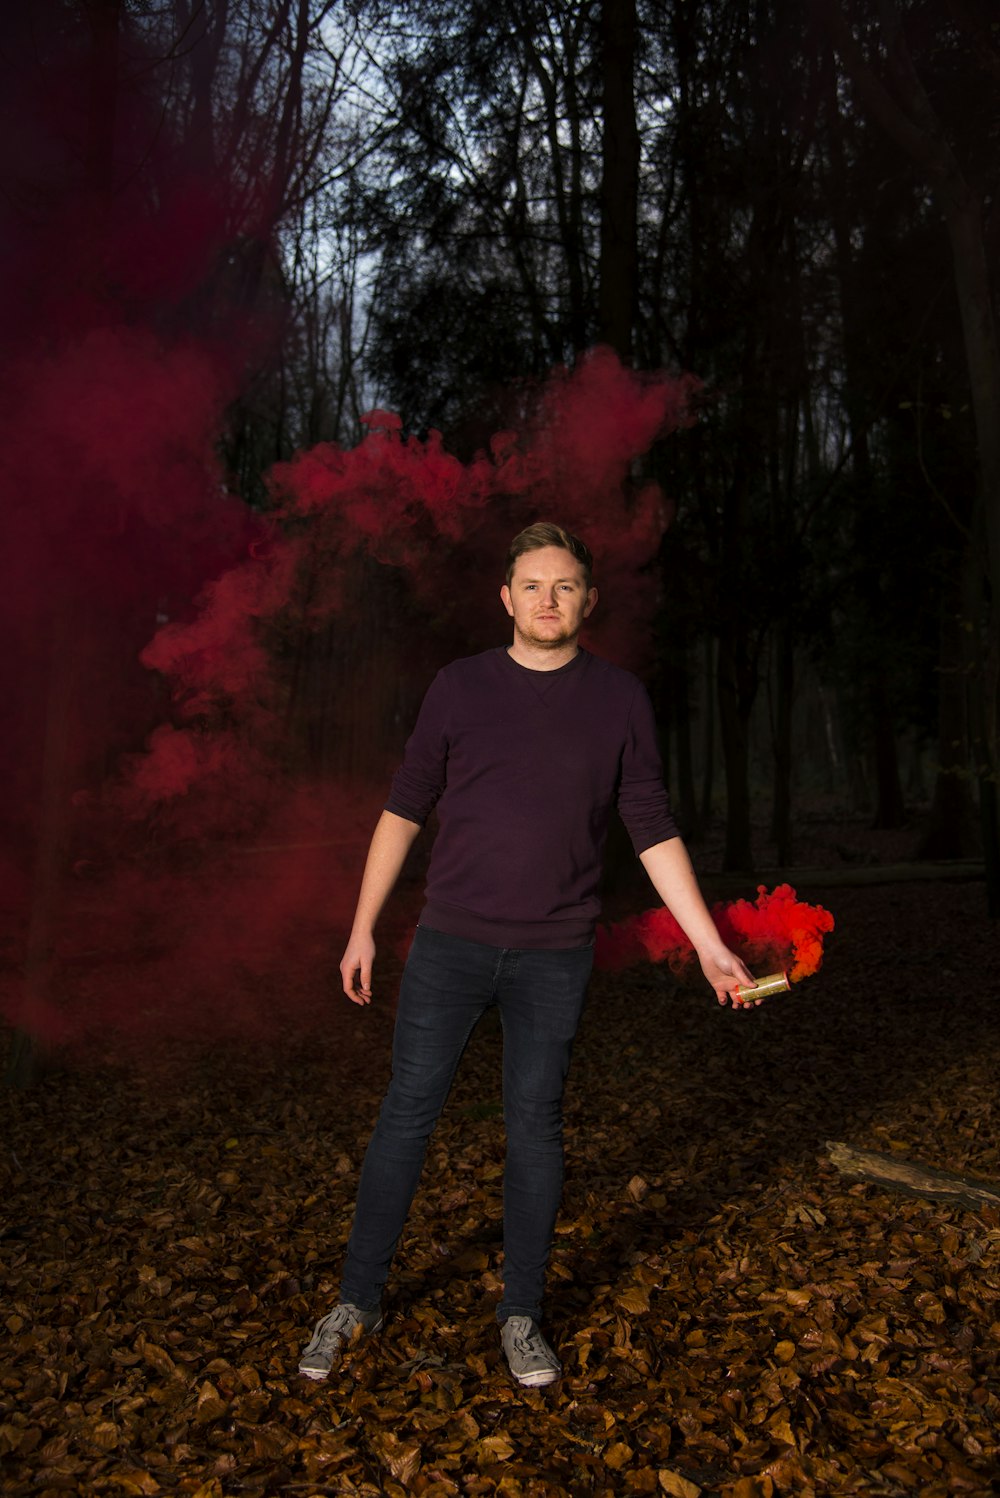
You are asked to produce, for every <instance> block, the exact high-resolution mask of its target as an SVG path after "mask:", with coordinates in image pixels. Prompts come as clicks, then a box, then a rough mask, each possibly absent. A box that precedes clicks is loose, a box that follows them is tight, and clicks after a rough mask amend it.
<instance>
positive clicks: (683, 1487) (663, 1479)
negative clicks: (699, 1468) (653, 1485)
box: [656, 1467, 701, 1498]
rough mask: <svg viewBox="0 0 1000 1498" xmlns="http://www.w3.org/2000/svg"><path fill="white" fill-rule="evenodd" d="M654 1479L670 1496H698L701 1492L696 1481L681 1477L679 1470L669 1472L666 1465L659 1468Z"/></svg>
mask: <svg viewBox="0 0 1000 1498" xmlns="http://www.w3.org/2000/svg"><path fill="white" fill-rule="evenodd" d="M656 1480H657V1482H658V1483H659V1484H660V1487H661V1489H662V1490H663V1492H664V1493H669V1494H670V1498H698V1495H699V1494H700V1492H701V1488H700V1487H699V1486H698V1484H697V1483H696V1482H691V1481H690V1480H689V1479H688V1478H687V1477H682V1476H681V1474H680V1473H679V1472H671V1471H670V1470H669V1469H668V1468H667V1467H661V1468H660V1470H659V1472H657V1474H656Z"/></svg>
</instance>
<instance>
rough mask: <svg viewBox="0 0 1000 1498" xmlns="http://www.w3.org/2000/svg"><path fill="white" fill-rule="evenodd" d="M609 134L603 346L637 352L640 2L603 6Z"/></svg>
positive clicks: (604, 172)
mask: <svg viewBox="0 0 1000 1498" xmlns="http://www.w3.org/2000/svg"><path fill="white" fill-rule="evenodd" d="M600 35H601V68H602V73H603V84H604V97H603V112H604V122H603V124H604V135H603V154H602V163H601V251H600V271H599V280H600V293H599V297H600V302H599V309H598V320H599V328H600V339H601V342H602V343H607V344H610V345H611V347H612V348H613V349H614V350H615V351H616V353H617V354H618V355H619V357H620V358H621V359H623V360H627V359H628V358H629V357H630V355H631V353H632V333H633V329H634V326H635V310H636V305H637V299H638V298H637V281H638V260H639V255H638V245H637V238H636V236H637V228H636V215H637V204H638V199H639V131H638V127H637V124H636V118H635V95H634V84H633V74H634V70H635V0H604V3H603V4H602V6H601V20H600Z"/></svg>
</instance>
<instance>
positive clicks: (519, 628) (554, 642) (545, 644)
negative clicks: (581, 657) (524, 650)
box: [515, 619, 581, 650]
mask: <svg viewBox="0 0 1000 1498" xmlns="http://www.w3.org/2000/svg"><path fill="white" fill-rule="evenodd" d="M552 623H553V624H559V625H560V626H561V628H560V629H559V630H558V632H557V633H555V634H551V635H545V634H536V633H535V631H534V629H533V628H532V626H531V625H530V624H528V625H526V626H525V625H520V624H519V625H516V626H515V633H516V634H517V635H519V636H520V638H521V640H522V641H523V643H524V644H525V645H530V646H531V647H532V648H533V649H536V650H558V649H561V648H562V647H563V646H565V645H572V644H574V643H575V642H576V640H577V639H579V636H580V628H581V626H580V625H577V627H576V629H573V628H572V627H571V626H569V625H566V624H563V622H562V620H555V619H554V620H552Z"/></svg>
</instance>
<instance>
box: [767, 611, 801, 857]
mask: <svg viewBox="0 0 1000 1498" xmlns="http://www.w3.org/2000/svg"><path fill="white" fill-rule="evenodd" d="M775 657H776V658H775V673H774V676H775V681H774V691H775V709H774V729H773V736H774V808H773V812H772V817H771V838H772V840H773V841H774V843H775V845H776V848H777V858H778V863H779V864H780V865H781V866H782V867H785V866H786V865H787V864H789V863H791V860H792V703H793V698H794V691H795V644H794V639H793V635H792V629H791V625H790V624H788V623H787V622H785V623H783V624H781V625H780V626H779V628H778V631H777V645H776V651H775Z"/></svg>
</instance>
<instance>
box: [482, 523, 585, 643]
mask: <svg viewBox="0 0 1000 1498" xmlns="http://www.w3.org/2000/svg"><path fill="white" fill-rule="evenodd" d="M500 597H501V598H502V599H503V606H504V608H505V609H506V610H507V612H508V614H509V615H510V616H511V618H512V619H513V621H514V637H515V640H517V639H520V640H521V641H522V642H524V643H525V644H527V645H531V646H534V647H535V648H538V647H539V646H540V647H541V648H542V649H556V648H557V647H559V646H561V645H568V644H570V643H571V642H572V641H573V640H575V639H576V637H577V635H578V634H579V633H580V627H581V625H582V624H583V621H584V619H586V618H587V616H588V614H590V613H591V611H592V610H593V607H594V605H595V603H596V602H597V589H596V588H588V587H587V580H586V577H585V575H584V571H583V568H582V566H581V565H580V563H579V562H578V561H577V560H576V557H575V556H573V554H572V552H569V551H566V550H564V549H563V547H561V546H542V547H540V548H539V549H538V551H526V552H525V553H524V554H523V556H519V557H518V559H517V561H516V562H515V563H514V572H513V575H512V576H511V580H510V587H507V586H506V584H505V585H504V586H503V587H502V588H501V589H500Z"/></svg>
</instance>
